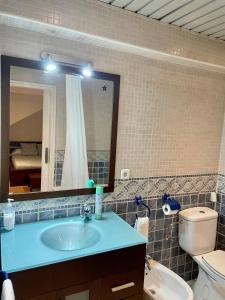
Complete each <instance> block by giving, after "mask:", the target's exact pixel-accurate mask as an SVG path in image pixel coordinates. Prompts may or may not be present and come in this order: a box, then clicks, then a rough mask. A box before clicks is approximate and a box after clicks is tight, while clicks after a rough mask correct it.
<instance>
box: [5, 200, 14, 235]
mask: <svg viewBox="0 0 225 300" xmlns="http://www.w3.org/2000/svg"><path fill="white" fill-rule="evenodd" d="M12 201H14V200H13V199H11V198H8V203H7V204H6V205H5V208H4V209H3V227H4V229H6V230H12V229H13V228H14V225H15V210H14V208H13V206H12V203H11V202H12Z"/></svg>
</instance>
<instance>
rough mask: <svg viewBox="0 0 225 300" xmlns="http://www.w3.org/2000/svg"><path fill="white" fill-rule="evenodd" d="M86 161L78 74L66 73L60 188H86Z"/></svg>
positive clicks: (81, 99)
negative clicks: (64, 140)
mask: <svg viewBox="0 0 225 300" xmlns="http://www.w3.org/2000/svg"><path fill="white" fill-rule="evenodd" d="M87 180H88V162H87V147H86V134H85V123H84V109H83V97H82V90H81V78H80V76H74V75H66V146H65V155H64V163H63V170H62V181H61V188H62V189H81V188H86V182H87Z"/></svg>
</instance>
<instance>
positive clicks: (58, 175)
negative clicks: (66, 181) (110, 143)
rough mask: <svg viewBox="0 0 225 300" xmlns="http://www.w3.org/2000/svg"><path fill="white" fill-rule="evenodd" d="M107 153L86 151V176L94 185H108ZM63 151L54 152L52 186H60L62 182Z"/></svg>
mask: <svg viewBox="0 0 225 300" xmlns="http://www.w3.org/2000/svg"><path fill="white" fill-rule="evenodd" d="M109 155H110V153H109V151H104V150H88V151H87V158H88V174H89V178H90V179H93V180H94V182H95V184H106V185H107V184H108V181H109ZM63 160H64V150H56V151H55V168H54V185H55V186H60V185H61V180H62V170H63Z"/></svg>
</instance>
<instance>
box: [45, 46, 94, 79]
mask: <svg viewBox="0 0 225 300" xmlns="http://www.w3.org/2000/svg"><path fill="white" fill-rule="evenodd" d="M40 58H41V59H42V60H43V61H44V62H45V69H46V71H47V72H53V71H55V70H56V69H57V63H58V64H61V65H65V66H76V67H78V68H79V69H80V70H81V73H82V74H80V76H81V78H83V77H82V75H83V76H84V77H91V76H92V74H93V65H92V63H91V62H90V61H83V60H80V59H75V58H69V57H66V56H64V55H58V54H53V53H49V52H45V51H43V52H41V54H40Z"/></svg>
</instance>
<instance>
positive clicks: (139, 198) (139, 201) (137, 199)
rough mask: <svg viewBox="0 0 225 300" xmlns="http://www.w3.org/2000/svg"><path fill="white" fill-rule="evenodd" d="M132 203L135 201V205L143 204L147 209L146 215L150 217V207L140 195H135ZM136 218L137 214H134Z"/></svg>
mask: <svg viewBox="0 0 225 300" xmlns="http://www.w3.org/2000/svg"><path fill="white" fill-rule="evenodd" d="M134 203H136V204H137V206H144V207H145V208H146V209H147V210H148V214H147V216H148V218H149V219H150V216H151V209H150V207H149V206H148V205H147V204H146V203H144V201H143V199H142V197H141V196H135V198H134ZM136 218H138V216H137V214H136Z"/></svg>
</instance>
